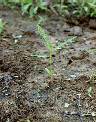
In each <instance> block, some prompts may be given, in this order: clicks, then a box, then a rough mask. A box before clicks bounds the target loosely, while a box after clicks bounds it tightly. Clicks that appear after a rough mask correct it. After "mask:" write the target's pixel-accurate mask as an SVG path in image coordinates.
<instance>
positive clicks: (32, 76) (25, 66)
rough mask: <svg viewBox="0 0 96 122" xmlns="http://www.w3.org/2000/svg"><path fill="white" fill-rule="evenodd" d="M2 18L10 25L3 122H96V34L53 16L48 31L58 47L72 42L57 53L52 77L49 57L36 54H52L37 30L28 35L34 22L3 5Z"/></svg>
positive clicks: (1, 50) (3, 46)
mask: <svg viewBox="0 0 96 122" xmlns="http://www.w3.org/2000/svg"><path fill="white" fill-rule="evenodd" d="M0 18H2V19H3V20H4V22H6V25H5V30H4V33H2V35H1V36H0V122H96V117H95V116H96V89H95V87H96V31H95V30H91V29H89V28H87V27H84V26H83V27H82V26H81V27H80V26H72V25H68V24H67V23H66V22H65V21H64V19H62V18H61V17H55V18H54V17H51V18H50V19H49V18H48V20H47V21H46V22H45V24H44V28H45V29H46V30H47V31H48V32H49V34H50V38H51V41H52V43H53V44H54V45H55V46H56V45H58V43H61V44H63V43H64V41H65V40H66V41H65V43H64V45H63V46H62V47H60V48H61V49H59V50H58V51H55V52H54V55H53V64H52V67H53V68H54V71H55V74H54V75H53V76H52V77H49V76H48V74H47V73H46V71H45V68H47V67H48V66H49V63H48V61H49V58H48V57H47V58H39V57H36V56H34V55H36V53H39V54H42V53H43V54H44V55H46V54H48V51H47V49H46V47H44V45H43V44H42V43H41V40H40V38H39V37H38V36H37V35H36V34H35V33H33V30H30V29H29V30H28V33H27V32H26V30H27V29H28V27H30V26H32V25H33V24H34V22H33V21H32V20H31V19H29V18H28V17H22V16H21V14H20V12H19V11H18V10H16V11H15V10H14V11H13V10H10V9H8V8H3V7H2V8H1V9H0ZM22 30H25V32H26V33H25V32H24V31H22ZM29 32H30V34H29ZM72 36H75V37H76V38H75V39H74V40H75V42H72V41H70V40H71V39H72ZM66 38H70V39H69V40H68V39H66ZM68 41H69V42H68ZM91 89H92V90H91ZM78 94H79V95H80V98H79V95H78ZM79 102H80V105H79Z"/></svg>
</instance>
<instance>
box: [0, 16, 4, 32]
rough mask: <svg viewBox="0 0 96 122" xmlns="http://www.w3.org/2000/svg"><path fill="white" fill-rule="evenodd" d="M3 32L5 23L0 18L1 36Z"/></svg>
mask: <svg viewBox="0 0 96 122" xmlns="http://www.w3.org/2000/svg"><path fill="white" fill-rule="evenodd" d="M3 30H4V22H3V21H2V19H1V18H0V34H1V33H2V32H3Z"/></svg>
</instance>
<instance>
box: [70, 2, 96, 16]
mask: <svg viewBox="0 0 96 122" xmlns="http://www.w3.org/2000/svg"><path fill="white" fill-rule="evenodd" d="M69 3H70V5H71V6H75V9H74V10H73V13H74V15H76V16H91V17H96V0H69Z"/></svg>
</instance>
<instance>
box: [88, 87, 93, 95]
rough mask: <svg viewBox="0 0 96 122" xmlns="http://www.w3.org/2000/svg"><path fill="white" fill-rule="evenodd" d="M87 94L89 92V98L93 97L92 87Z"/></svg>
mask: <svg viewBox="0 0 96 122" xmlns="http://www.w3.org/2000/svg"><path fill="white" fill-rule="evenodd" d="M87 92H88V96H89V97H92V87H91V86H90V87H89V88H88V90H87Z"/></svg>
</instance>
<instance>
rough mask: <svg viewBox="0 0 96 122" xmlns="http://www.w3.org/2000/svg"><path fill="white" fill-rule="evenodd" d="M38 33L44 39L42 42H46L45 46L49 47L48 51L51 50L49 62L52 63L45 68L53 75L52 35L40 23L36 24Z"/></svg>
mask: <svg viewBox="0 0 96 122" xmlns="http://www.w3.org/2000/svg"><path fill="white" fill-rule="evenodd" d="M36 33H37V34H38V35H39V36H40V38H41V39H42V42H43V43H44V45H45V47H47V49H48V51H49V64H50V68H49V69H48V68H45V70H46V71H47V73H48V74H49V75H50V76H52V74H53V72H54V71H53V70H52V67H51V65H52V62H53V59H52V54H53V45H52V43H51V42H50V37H49V35H48V34H47V32H46V31H45V30H44V29H43V28H42V27H41V26H40V25H39V24H37V26H36Z"/></svg>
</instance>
